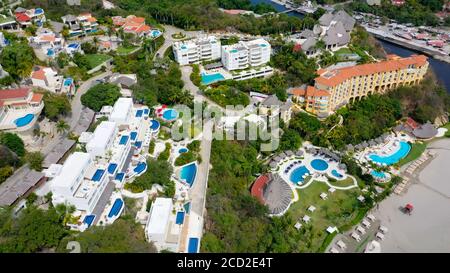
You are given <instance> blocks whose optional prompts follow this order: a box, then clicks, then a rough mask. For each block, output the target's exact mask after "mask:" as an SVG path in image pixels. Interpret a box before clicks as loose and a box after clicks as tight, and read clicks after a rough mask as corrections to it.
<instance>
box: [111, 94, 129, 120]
mask: <svg viewBox="0 0 450 273" xmlns="http://www.w3.org/2000/svg"><path fill="white" fill-rule="evenodd" d="M132 114H133V99H132V98H119V99H118V100H117V101H116V103H114V107H113V110H112V112H111V116H110V117H109V120H110V121H114V122H116V123H117V125H118V126H121V125H126V124H128V122H129V121H130V119H131V117H132Z"/></svg>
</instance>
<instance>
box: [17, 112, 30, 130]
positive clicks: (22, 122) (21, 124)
mask: <svg viewBox="0 0 450 273" xmlns="http://www.w3.org/2000/svg"><path fill="white" fill-rule="evenodd" d="M33 119H34V114H26V115H25V116H23V117H21V118H18V119H16V120H15V121H14V124H16V126H17V127H24V126H27V125H28V124H30V122H31V121H32V120H33Z"/></svg>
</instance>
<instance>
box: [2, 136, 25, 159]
mask: <svg viewBox="0 0 450 273" xmlns="http://www.w3.org/2000/svg"><path fill="white" fill-rule="evenodd" d="M0 144H1V145H4V146H6V147H8V149H10V150H11V151H12V152H14V153H15V154H16V155H18V156H23V155H25V144H24V143H23V140H22V139H21V138H20V137H19V136H18V135H16V134H14V133H1V134H0Z"/></svg>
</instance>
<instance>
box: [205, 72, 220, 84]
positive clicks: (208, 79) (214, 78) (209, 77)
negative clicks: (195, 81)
mask: <svg viewBox="0 0 450 273" xmlns="http://www.w3.org/2000/svg"><path fill="white" fill-rule="evenodd" d="M222 80H225V77H224V76H223V75H222V74H220V73H215V74H205V73H203V74H202V84H205V85H208V84H211V83H214V82H218V81H222Z"/></svg>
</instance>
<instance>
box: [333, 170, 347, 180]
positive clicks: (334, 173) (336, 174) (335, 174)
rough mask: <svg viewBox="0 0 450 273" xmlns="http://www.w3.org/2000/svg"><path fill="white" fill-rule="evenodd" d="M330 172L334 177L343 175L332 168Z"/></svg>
mask: <svg viewBox="0 0 450 273" xmlns="http://www.w3.org/2000/svg"><path fill="white" fill-rule="evenodd" d="M331 174H332V175H334V176H335V177H337V178H342V177H344V176H343V175H342V174H340V173H339V172H338V171H336V170H332V171H331Z"/></svg>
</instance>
